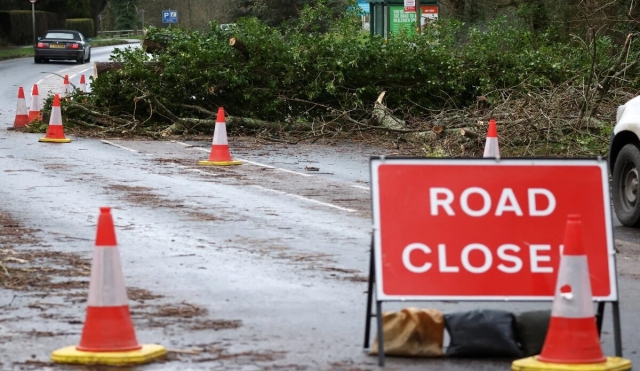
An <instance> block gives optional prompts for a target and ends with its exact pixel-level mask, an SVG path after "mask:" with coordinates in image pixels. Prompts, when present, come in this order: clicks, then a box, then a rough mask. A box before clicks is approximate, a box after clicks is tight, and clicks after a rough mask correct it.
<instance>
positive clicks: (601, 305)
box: [596, 301, 606, 337]
mask: <svg viewBox="0 0 640 371" xmlns="http://www.w3.org/2000/svg"><path fill="white" fill-rule="evenodd" d="M605 304H606V303H605V302H604V301H601V302H598V311H597V312H596V326H597V327H598V337H600V334H601V333H602V320H603V319H604V305H605Z"/></svg>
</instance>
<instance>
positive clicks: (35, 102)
mask: <svg viewBox="0 0 640 371" xmlns="http://www.w3.org/2000/svg"><path fill="white" fill-rule="evenodd" d="M31 111H40V96H39V95H32V96H31Z"/></svg>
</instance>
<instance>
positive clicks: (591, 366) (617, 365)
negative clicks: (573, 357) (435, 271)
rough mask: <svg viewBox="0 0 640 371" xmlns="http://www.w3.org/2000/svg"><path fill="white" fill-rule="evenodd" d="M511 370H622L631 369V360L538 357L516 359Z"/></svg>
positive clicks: (616, 358)
mask: <svg viewBox="0 0 640 371" xmlns="http://www.w3.org/2000/svg"><path fill="white" fill-rule="evenodd" d="M511 369H512V370H513V371H543V370H544V371H547V370H549V371H624V370H631V361H629V360H628V359H624V358H620V357H607V360H606V361H605V362H602V363H586V364H575V363H573V364H569V363H549V362H540V361H538V357H537V356H534V357H529V358H523V359H518V360H516V361H513V363H512V364H511Z"/></svg>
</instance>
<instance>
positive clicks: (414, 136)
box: [373, 91, 438, 141]
mask: <svg viewBox="0 0 640 371" xmlns="http://www.w3.org/2000/svg"><path fill="white" fill-rule="evenodd" d="M385 94H386V92H384V91H383V92H382V93H380V95H379V96H378V99H376V101H375V103H374V105H373V119H374V121H375V122H376V124H378V125H380V126H383V127H385V128H388V129H391V130H409V128H408V127H407V124H406V123H405V121H404V120H400V119H398V118H396V117H394V116H393V115H391V114H390V113H389V110H388V109H387V106H385V105H384V103H382V100H383V99H384V96H385ZM403 135H405V138H406V139H407V140H417V141H419V140H424V139H434V138H435V137H436V136H437V135H438V134H437V133H436V132H434V131H432V130H428V131H419V132H414V133H408V134H403Z"/></svg>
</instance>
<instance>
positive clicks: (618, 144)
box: [609, 130, 640, 173]
mask: <svg viewBox="0 0 640 371" xmlns="http://www.w3.org/2000/svg"><path fill="white" fill-rule="evenodd" d="M630 143H635V144H636V145H638V146H640V139H638V136H637V135H636V133H634V132H633V131H630V130H624V131H621V132H619V133H618V134H616V135H615V136H614V138H613V141H612V142H611V148H610V149H609V171H610V172H611V173H613V169H614V167H615V165H616V159H617V158H618V153H620V150H621V149H622V148H623V147H624V146H626V145H627V144H630Z"/></svg>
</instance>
